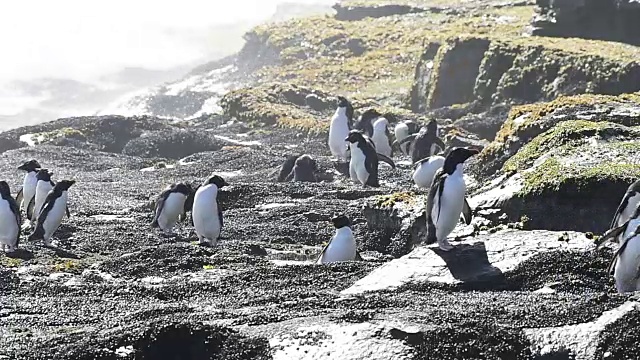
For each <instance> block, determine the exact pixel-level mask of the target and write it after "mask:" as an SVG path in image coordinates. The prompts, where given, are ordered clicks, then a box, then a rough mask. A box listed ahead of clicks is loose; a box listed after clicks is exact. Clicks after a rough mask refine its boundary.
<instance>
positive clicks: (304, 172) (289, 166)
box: [278, 154, 318, 182]
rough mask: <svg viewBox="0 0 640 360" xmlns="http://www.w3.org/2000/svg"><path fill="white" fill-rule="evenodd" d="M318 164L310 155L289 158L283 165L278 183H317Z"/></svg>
mask: <svg viewBox="0 0 640 360" xmlns="http://www.w3.org/2000/svg"><path fill="white" fill-rule="evenodd" d="M317 171H318V164H317V163H316V160H315V159H314V158H313V157H311V155H308V154H302V155H295V156H289V157H287V160H285V162H284V164H282V167H281V170H280V175H279V176H278V182H283V181H291V180H293V181H302V182H317V181H318V178H317V177H316V172H317Z"/></svg>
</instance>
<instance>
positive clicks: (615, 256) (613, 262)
mask: <svg viewBox="0 0 640 360" xmlns="http://www.w3.org/2000/svg"><path fill="white" fill-rule="evenodd" d="M625 228H626V227H625ZM638 234H640V226H638V227H637V228H636V229H635V230H634V231H633V233H632V234H631V235H629V237H627V238H626V239H623V240H622V243H621V244H620V246H619V247H618V250H616V252H615V253H614V254H613V258H612V259H611V262H610V263H609V267H608V269H607V271H608V272H609V274H613V272H614V269H615V266H616V262H617V261H618V257H619V256H620V255H622V253H623V252H624V250H625V249H626V248H627V245H628V244H629V241H631V239H633V238H634V237H636V236H638ZM603 237H604V236H603Z"/></svg>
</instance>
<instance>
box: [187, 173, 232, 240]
mask: <svg viewBox="0 0 640 360" xmlns="http://www.w3.org/2000/svg"><path fill="white" fill-rule="evenodd" d="M228 185H229V184H228V183H227V182H226V181H225V180H224V179H223V178H222V177H220V176H218V175H212V176H211V177H210V178H209V179H207V181H205V182H204V183H203V184H202V185H201V186H200V187H199V188H198V190H197V191H196V195H195V197H194V199H193V211H192V212H191V216H192V217H193V225H194V227H195V230H196V235H197V236H198V240H199V241H200V244H202V245H215V244H216V243H217V241H218V238H219V237H220V231H221V230H222V225H223V221H222V209H221V208H220V206H219V204H218V191H219V190H220V189H222V188H223V187H225V186H228Z"/></svg>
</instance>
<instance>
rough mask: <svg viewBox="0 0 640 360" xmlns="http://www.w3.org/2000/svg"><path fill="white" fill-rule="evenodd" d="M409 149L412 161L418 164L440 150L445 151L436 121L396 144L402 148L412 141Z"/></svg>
mask: <svg viewBox="0 0 640 360" xmlns="http://www.w3.org/2000/svg"><path fill="white" fill-rule="evenodd" d="M412 140H413V142H412V143H411V146H410V147H409V152H410V153H411V161H412V162H414V163H415V162H416V161H418V160H421V159H424V158H426V157H429V156H431V155H435V154H437V153H438V148H440V150H442V151H444V149H445V145H444V142H442V140H441V139H440V138H439V137H438V123H437V122H436V121H435V120H431V121H430V122H429V123H428V124H427V126H426V127H422V128H421V129H420V131H419V132H418V133H417V134H411V135H409V136H407V137H406V138H404V139H402V141H397V142H395V143H394V145H395V144H397V145H399V146H402V144H404V143H406V142H409V141H412Z"/></svg>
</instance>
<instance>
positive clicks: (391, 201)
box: [375, 191, 416, 208]
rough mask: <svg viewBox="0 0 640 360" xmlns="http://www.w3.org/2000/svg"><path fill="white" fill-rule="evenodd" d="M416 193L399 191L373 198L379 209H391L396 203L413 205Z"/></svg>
mask: <svg viewBox="0 0 640 360" xmlns="http://www.w3.org/2000/svg"><path fill="white" fill-rule="evenodd" d="M415 199H416V193H415V192H412V191H401V192H396V193H393V194H390V195H379V196H377V197H376V198H375V201H376V206H377V207H381V208H386V207H393V206H394V205H395V204H396V203H398V202H405V203H409V204H411V203H413V202H414V201H415Z"/></svg>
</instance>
